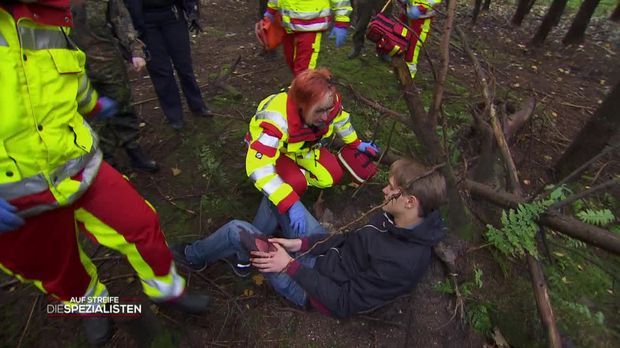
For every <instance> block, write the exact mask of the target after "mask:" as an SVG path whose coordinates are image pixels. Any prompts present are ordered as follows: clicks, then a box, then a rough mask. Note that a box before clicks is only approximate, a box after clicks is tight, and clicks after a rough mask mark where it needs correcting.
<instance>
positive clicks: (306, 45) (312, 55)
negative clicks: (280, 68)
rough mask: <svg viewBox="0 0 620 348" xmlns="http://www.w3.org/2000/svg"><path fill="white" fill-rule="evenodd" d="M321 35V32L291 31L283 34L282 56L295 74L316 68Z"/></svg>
mask: <svg viewBox="0 0 620 348" xmlns="http://www.w3.org/2000/svg"><path fill="white" fill-rule="evenodd" d="M322 36H323V33H322V32H293V33H291V34H286V35H284V39H283V41H282V44H283V48H284V57H285V60H286V63H287V64H288V66H289V67H290V68H291V71H292V72H293V74H294V75H295V76H297V75H299V74H300V73H301V72H303V71H306V70H308V69H314V68H316V63H317V59H318V57H319V53H320V51H321V38H322Z"/></svg>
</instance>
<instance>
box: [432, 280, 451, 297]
mask: <svg viewBox="0 0 620 348" xmlns="http://www.w3.org/2000/svg"><path fill="white" fill-rule="evenodd" d="M433 288H434V289H435V291H438V292H440V293H442V294H454V289H452V284H451V283H450V281H449V280H447V279H446V280H445V281H443V282H437V284H435V286H434V287H433Z"/></svg>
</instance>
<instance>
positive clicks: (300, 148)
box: [245, 92, 360, 213]
mask: <svg viewBox="0 0 620 348" xmlns="http://www.w3.org/2000/svg"><path fill="white" fill-rule="evenodd" d="M297 110H298V107H297V105H296V104H295V103H294V102H293V101H292V99H290V98H288V94H287V93H286V92H281V93H278V94H273V95H271V96H269V97H267V98H266V99H264V100H263V101H262V102H261V103H260V104H259V105H258V110H257V112H256V115H254V117H252V120H251V121H250V134H249V135H250V137H249V139H247V140H248V141H249V143H250V146H249V148H248V153H247V156H246V160H245V170H246V173H247V175H248V176H249V177H250V179H251V180H252V181H253V182H254V185H255V186H256V187H257V188H258V189H259V190H261V191H262V192H263V193H264V194H265V195H266V196H267V197H268V198H269V200H270V201H271V202H272V203H273V204H274V205H275V206H276V207H277V208H278V211H280V212H281V213H284V212H286V211H287V210H288V209H289V208H290V207H291V206H292V205H293V204H294V203H295V202H297V201H298V200H299V196H298V195H297V193H295V191H294V190H293V188H292V187H291V185H289V184H287V183H286V182H284V180H282V178H281V177H280V176H279V175H278V174H277V173H276V161H277V160H278V158H279V157H280V155H282V154H284V155H285V156H288V157H289V158H291V159H292V160H293V161H295V159H296V158H305V159H308V158H312V157H311V156H313V157H314V158H315V159H317V160H318V156H319V154H320V146H321V141H322V140H323V139H327V138H329V137H331V136H332V135H333V134H334V132H335V133H336V134H338V136H339V137H340V138H342V140H343V141H344V142H345V143H346V144H354V143H359V142H360V140H359V139H358V137H357V133H356V132H355V129H353V125H352V124H351V117H350V115H349V113H348V112H346V111H344V110H343V109H342V103H341V100H340V96H338V95H337V98H336V104H335V105H334V109H333V110H332V112H331V113H330V115H329V117H328V120H327V122H326V124H325V126H324V127H322V128H319V129H316V128H313V127H308V126H306V125H305V124H304V122H303V120H302V118H301V116H300V115H299V113H298V111H297Z"/></svg>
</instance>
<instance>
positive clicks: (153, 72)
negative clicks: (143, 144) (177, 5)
mask: <svg viewBox="0 0 620 348" xmlns="http://www.w3.org/2000/svg"><path fill="white" fill-rule="evenodd" d="M168 12H170V14H166V13H159V12H147V13H145V17H146V21H147V23H146V29H145V33H144V34H145V35H144V41H145V44H146V49H147V50H148V52H149V54H150V59H148V60H147V61H146V68H147V70H148V71H149V75H150V76H151V81H152V82H153V87H154V88H155V92H156V93H157V98H158V99H159V104H160V105H161V108H162V110H163V112H164V115H165V116H166V118H167V119H168V122H170V124H171V125H172V127H173V128H175V129H180V128H181V127H183V108H182V105H181V95H180V93H179V87H178V86H177V82H176V80H175V78H174V72H173V70H172V64H171V62H170V56H169V55H168V51H167V50H166V46H165V42H164V36H163V33H162V29H161V25H162V24H160V23H164V22H165V21H170V20H175V18H174V14H172V11H169V10H168ZM170 16H172V18H169V17H170Z"/></svg>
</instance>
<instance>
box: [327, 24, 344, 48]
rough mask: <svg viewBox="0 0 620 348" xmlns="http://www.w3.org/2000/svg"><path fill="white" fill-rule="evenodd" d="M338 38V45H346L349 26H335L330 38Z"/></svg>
mask: <svg viewBox="0 0 620 348" xmlns="http://www.w3.org/2000/svg"><path fill="white" fill-rule="evenodd" d="M333 37H335V38H336V47H340V46H342V45H344V41H345V40H346V39H347V28H340V27H333V28H332V32H331V33H329V38H330V39H331V38H333Z"/></svg>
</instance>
